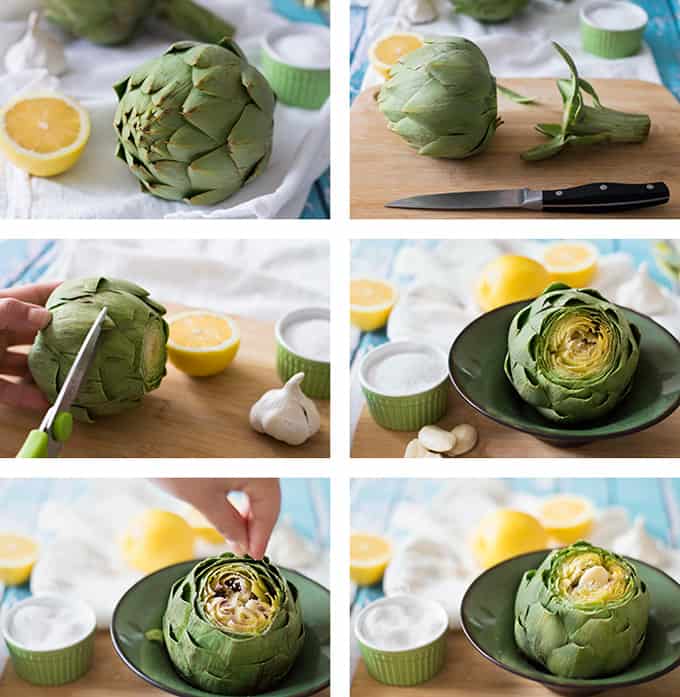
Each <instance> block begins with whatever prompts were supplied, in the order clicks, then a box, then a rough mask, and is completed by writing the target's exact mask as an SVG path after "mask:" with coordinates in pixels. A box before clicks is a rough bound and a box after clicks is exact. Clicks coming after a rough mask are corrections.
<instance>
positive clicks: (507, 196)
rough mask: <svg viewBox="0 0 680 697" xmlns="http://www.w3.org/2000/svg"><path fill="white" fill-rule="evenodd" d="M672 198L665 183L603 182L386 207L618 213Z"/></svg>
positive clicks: (447, 196) (432, 197)
mask: <svg viewBox="0 0 680 697" xmlns="http://www.w3.org/2000/svg"><path fill="white" fill-rule="evenodd" d="M669 200H670V190H669V189H668V186H666V184H664V183H663V182H653V183H648V184H615V183H606V182H601V183H594V184H586V185H584V186H577V187H573V188H569V189H553V190H545V191H537V190H534V189H527V188H524V189H499V190H496V191H464V192H457V193H456V192H450V193H444V194H426V195H423V196H412V197H410V198H403V199H400V200H398V201H392V202H391V203H387V204H385V207H386V208H410V209H420V210H443V211H459V210H484V209H503V208H523V209H526V210H536V211H546V212H550V213H617V212H621V211H629V210H637V209H640V208H650V207H652V206H662V205H664V204H666V203H668V201H669Z"/></svg>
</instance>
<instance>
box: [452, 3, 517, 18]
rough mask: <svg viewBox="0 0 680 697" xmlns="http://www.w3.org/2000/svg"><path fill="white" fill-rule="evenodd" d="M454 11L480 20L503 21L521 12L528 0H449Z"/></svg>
mask: <svg viewBox="0 0 680 697" xmlns="http://www.w3.org/2000/svg"><path fill="white" fill-rule="evenodd" d="M451 2H452V3H453V6H454V7H455V8H456V12H458V13H459V14H462V15H468V16H470V17H474V19H478V20H479V21H480V22H505V21H507V20H508V19H512V17H514V16H515V15H516V14H518V13H519V12H521V11H522V10H523V9H524V8H525V7H526V6H527V5H528V4H529V0H451Z"/></svg>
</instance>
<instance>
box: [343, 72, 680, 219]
mask: <svg viewBox="0 0 680 697" xmlns="http://www.w3.org/2000/svg"><path fill="white" fill-rule="evenodd" d="M499 82H500V83H501V84H502V85H504V86H506V87H509V88H511V89H513V90H516V91H517V92H519V93H521V94H524V95H526V96H532V97H536V98H537V99H538V100H539V102H540V104H537V105H533V106H531V105H529V106H526V105H525V106H522V105H519V104H515V103H513V102H511V101H510V100H509V99H507V98H505V97H503V96H499V113H500V115H501V116H502V118H503V121H504V124H503V125H502V126H501V127H500V128H499V129H498V132H497V133H496V136H495V138H494V139H493V142H492V143H491V146H490V148H489V149H488V150H487V151H486V152H485V153H483V154H482V155H479V156H477V157H471V158H469V159H466V160H441V159H434V158H431V157H423V156H421V155H418V154H417V153H416V152H415V150H412V149H411V148H409V147H408V146H407V145H406V143H405V142H404V141H403V140H402V139H401V138H400V137H399V136H398V135H396V134H395V133H392V132H391V131H389V130H388V128H387V122H386V121H385V117H384V116H383V115H382V114H381V113H380V111H378V106H377V104H376V102H375V98H374V97H375V95H376V93H377V88H375V87H374V88H370V89H368V90H366V91H365V92H364V93H363V94H361V95H360V96H359V97H358V98H357V100H356V101H355V103H354V105H353V107H352V116H351V129H352V130H351V133H352V139H351V189H352V193H351V215H352V217H353V218H497V217H519V218H526V217H543V218H545V217H553V218H554V217H556V216H555V214H546V213H541V212H532V211H525V210H514V211H509V210H502V211H499V210H496V211H458V212H453V211H421V210H403V209H401V210H400V209H396V208H385V203H388V202H389V201H394V200H396V199H400V198H407V197H409V196H416V195H419V194H435V193H442V192H450V191H476V190H477V191H483V190H486V189H512V188H522V187H529V188H532V189H559V188H565V187H569V186H577V185H580V184H588V183H591V182H603V181H604V182H607V181H608V182H624V183H643V182H653V181H665V182H666V184H667V185H668V186H669V187H670V189H671V202H670V203H669V204H668V205H666V206H659V207H656V208H646V209H644V210H643V211H637V212H632V213H622V214H619V215H624V216H635V217H643V218H649V217H660V218H664V217H665V218H680V160H679V158H680V104H678V102H677V101H676V99H675V97H674V96H673V95H672V94H671V93H670V92H669V91H668V90H667V89H665V88H664V87H661V86H660V85H655V84H652V83H648V82H641V81H637V80H593V84H594V85H595V88H596V89H597V90H598V92H599V94H600V98H601V100H602V102H603V104H604V105H605V106H607V107H609V108H612V109H620V110H623V111H629V112H640V111H642V112H644V113H646V114H649V116H650V118H651V120H652V132H651V134H650V137H649V139H648V140H647V142H645V143H643V144H640V145H610V146H606V145H601V146H594V147H592V148H572V149H569V150H565V151H564V152H562V153H561V154H560V155H558V156H557V157H554V158H552V159H550V160H545V161H543V162H524V161H523V160H521V159H520V157H519V155H520V153H521V152H523V151H524V150H528V149H529V148H531V147H533V146H534V145H538V144H539V143H542V142H545V141H546V139H545V137H544V136H542V135H540V134H539V133H537V132H536V131H535V130H534V126H535V124H537V123H543V122H549V123H559V122H560V120H561V111H560V104H561V98H560V95H559V93H558V91H557V86H556V84H555V80H543V79H527V78H525V79H508V80H499ZM570 215H571V214H570Z"/></svg>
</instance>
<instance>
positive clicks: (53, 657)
mask: <svg viewBox="0 0 680 697" xmlns="http://www.w3.org/2000/svg"><path fill="white" fill-rule="evenodd" d="M41 602H45V603H49V604H52V603H58V604H59V605H61V606H63V605H66V606H72V607H73V608H74V609H75V610H76V611H77V612H78V613H82V614H83V616H88V617H89V618H90V620H91V625H92V629H91V630H90V632H89V634H88V635H87V636H86V637H85V638H84V639H81V640H80V641H78V642H76V643H75V644H69V645H68V646H62V647H59V648H56V649H53V650H50V651H38V650H34V649H28V648H26V647H25V646H22V645H21V644H20V643H18V642H17V641H15V640H14V639H12V637H11V636H10V632H9V626H10V622H11V619H12V617H14V614H15V613H16V612H17V611H18V610H19V609H20V608H22V607H25V606H27V605H35V604H40V603H41ZM96 631H97V620H96V617H95V614H94V612H93V611H92V609H91V608H90V607H89V606H87V605H86V604H85V603H82V602H80V601H79V600H76V599H73V598H68V599H66V598H62V597H60V596H57V595H49V594H45V595H39V596H34V597H32V598H28V599H27V600H24V601H22V602H20V603H17V604H16V605H14V606H13V607H12V608H11V609H10V610H9V611H8V612H7V613H6V614H5V619H4V622H3V627H2V634H3V637H4V639H5V644H6V645H7V650H8V651H9V655H10V656H11V658H12V664H13V665H14V670H15V671H16V674H17V675H18V676H19V677H20V678H21V679H22V680H25V681H26V682H28V683H31V684H32V685H40V686H41V687H57V686H59V685H65V684H67V683H71V682H75V681H76V680H79V679H80V678H82V677H83V676H84V675H85V674H86V673H87V672H88V671H89V670H90V668H91V667H92V661H93V658H94V640H95V634H96Z"/></svg>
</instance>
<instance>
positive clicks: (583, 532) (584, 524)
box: [538, 494, 595, 545]
mask: <svg viewBox="0 0 680 697" xmlns="http://www.w3.org/2000/svg"><path fill="white" fill-rule="evenodd" d="M538 518H539V520H540V521H541V523H542V525H543V527H544V528H545V529H546V531H547V532H548V534H549V535H550V537H552V538H554V539H555V540H557V541H558V542H561V543H562V544H564V545H571V544H574V542H578V541H579V540H585V539H587V538H588V536H589V535H590V533H591V532H592V530H593V525H594V520H595V509H594V508H593V505H592V503H590V501H589V500H588V499H585V498H583V497H581V496H571V495H568V494H560V495H558V496H551V497H550V498H548V499H546V500H545V501H543V503H542V504H541V507H540V508H539V511H538Z"/></svg>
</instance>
